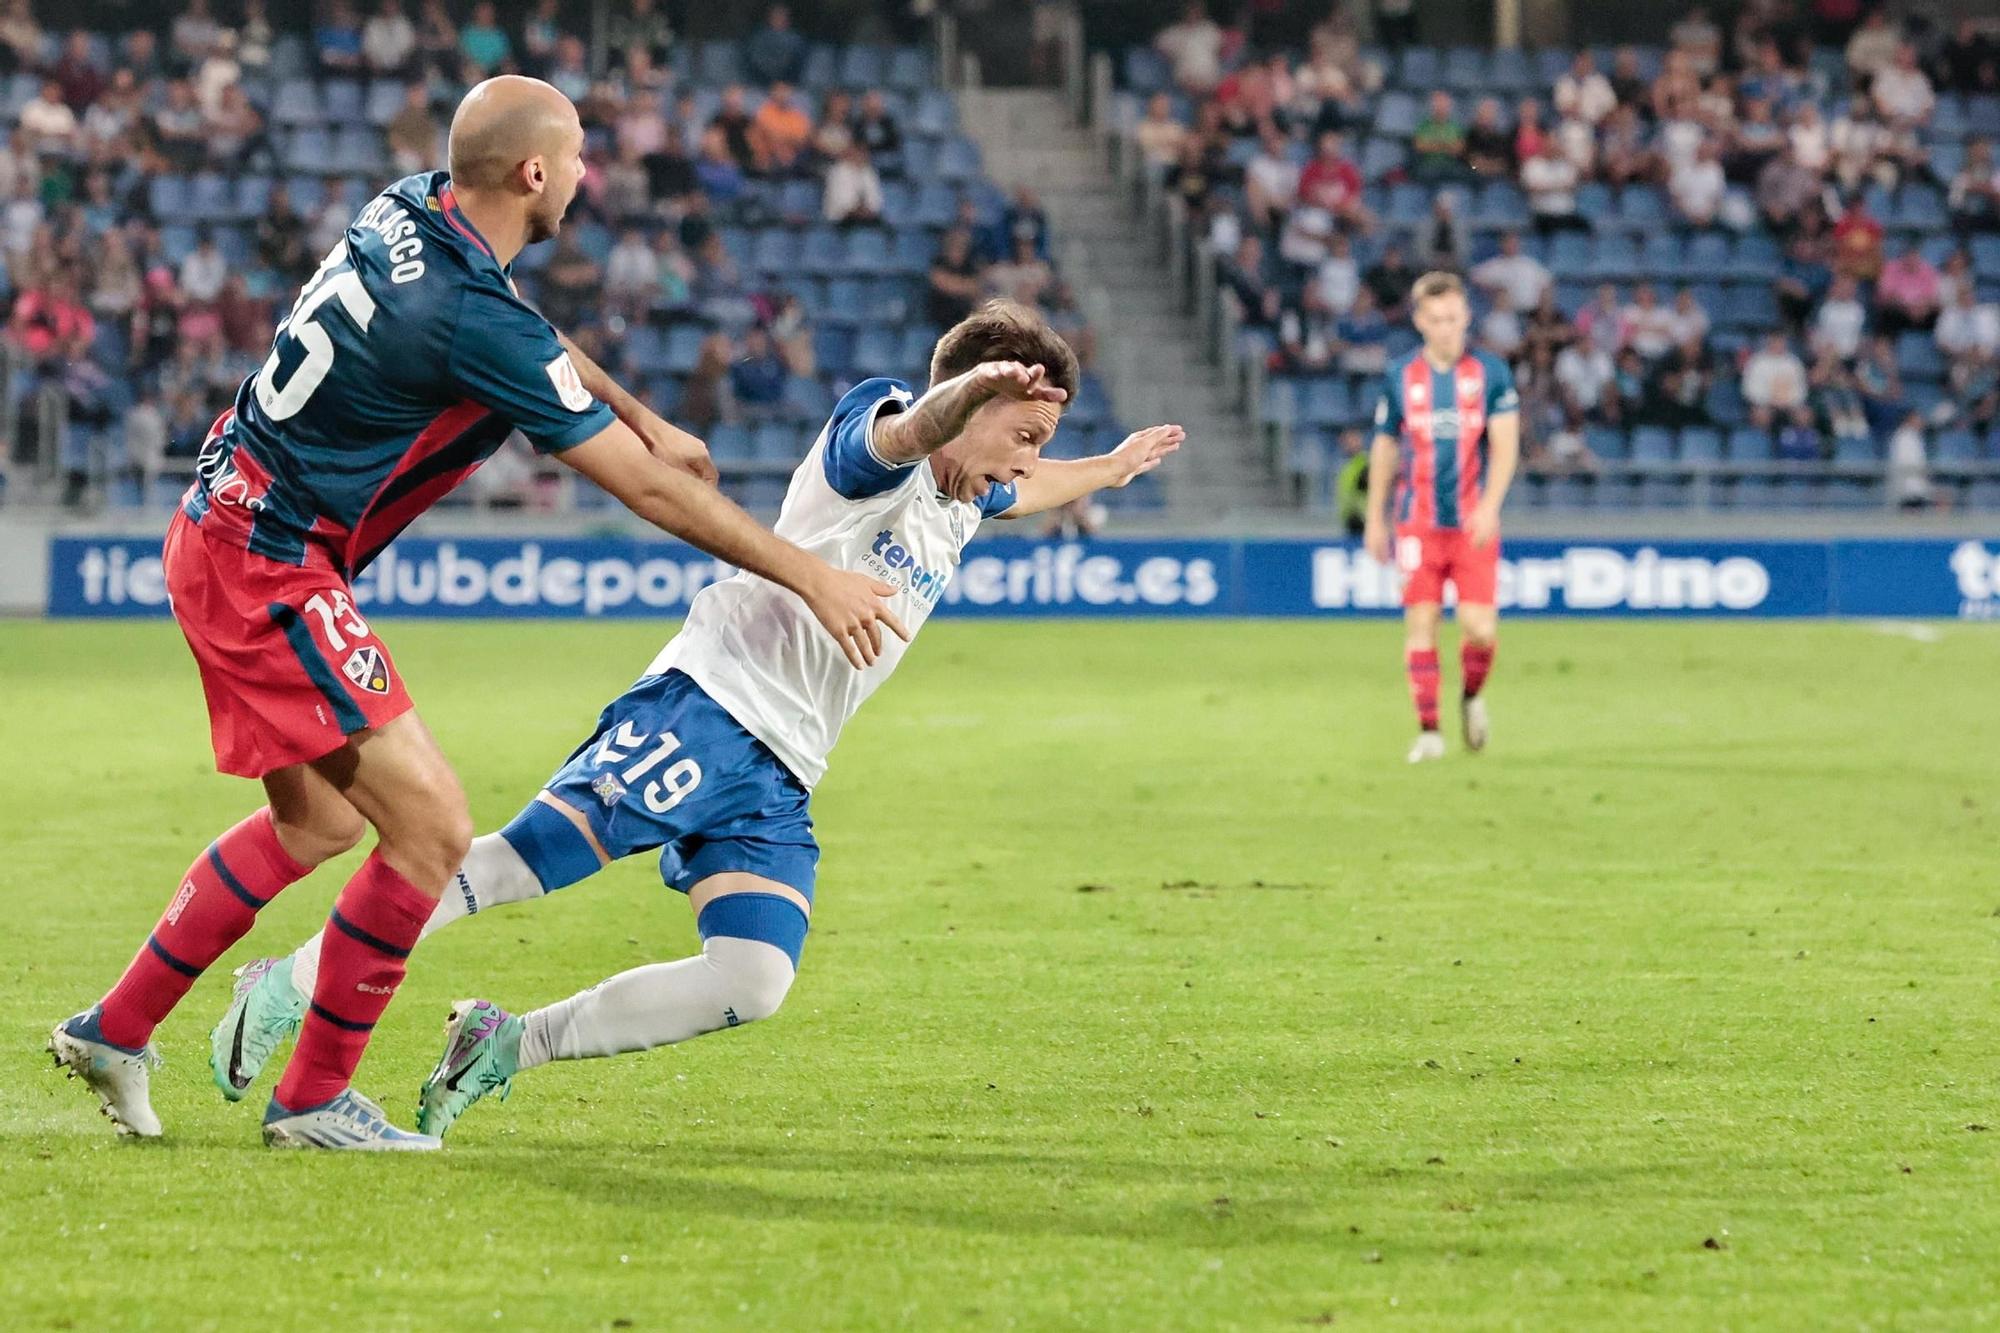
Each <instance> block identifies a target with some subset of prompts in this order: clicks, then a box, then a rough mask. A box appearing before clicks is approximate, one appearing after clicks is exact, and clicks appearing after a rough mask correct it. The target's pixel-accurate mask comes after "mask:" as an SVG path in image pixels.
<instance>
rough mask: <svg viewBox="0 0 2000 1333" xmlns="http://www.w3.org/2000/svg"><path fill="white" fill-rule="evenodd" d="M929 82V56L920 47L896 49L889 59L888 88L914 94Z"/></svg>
mask: <svg viewBox="0 0 2000 1333" xmlns="http://www.w3.org/2000/svg"><path fill="white" fill-rule="evenodd" d="M930 81H931V61H930V55H929V54H928V53H927V52H926V51H924V49H923V48H922V47H917V46H903V47H898V48H897V49H896V50H895V51H894V52H893V53H891V55H890V57H889V86H890V87H892V88H901V89H903V90H904V91H906V92H915V91H917V90H918V89H920V88H924V87H926V86H928V85H929V84H930Z"/></svg>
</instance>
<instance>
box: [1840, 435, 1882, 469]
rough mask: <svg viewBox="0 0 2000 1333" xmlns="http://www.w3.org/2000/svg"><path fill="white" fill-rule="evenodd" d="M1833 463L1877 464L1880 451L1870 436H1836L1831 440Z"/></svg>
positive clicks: (1880, 459)
mask: <svg viewBox="0 0 2000 1333" xmlns="http://www.w3.org/2000/svg"><path fill="white" fill-rule="evenodd" d="M1833 461H1834V462H1836V463H1879V462H1881V461H1882V451H1881V449H1880V448H1879V447H1878V446H1877V445H1876V443H1875V440H1874V438H1873V437H1872V436H1868V435H1837V436H1835V437H1834V440H1833Z"/></svg>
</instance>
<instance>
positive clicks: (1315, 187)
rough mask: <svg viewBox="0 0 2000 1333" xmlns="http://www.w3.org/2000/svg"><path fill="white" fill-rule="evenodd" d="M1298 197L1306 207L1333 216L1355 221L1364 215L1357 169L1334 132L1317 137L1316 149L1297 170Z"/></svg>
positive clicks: (1338, 136) (1359, 175)
mask: <svg viewBox="0 0 2000 1333" xmlns="http://www.w3.org/2000/svg"><path fill="white" fill-rule="evenodd" d="M1298 197H1299V200H1300V201H1301V202H1302V203H1304V204H1305V205H1306V206H1307V207H1310V208H1318V209H1323V210H1325V211H1326V212H1327V213H1328V214H1329V215H1331V216H1333V217H1335V218H1340V219H1343V220H1348V221H1356V220H1359V219H1360V218H1362V217H1363V216H1364V210H1363V207H1362V202H1361V171H1360V169H1359V168H1357V167H1356V166H1355V165H1354V163H1353V161H1351V160H1350V159H1349V158H1348V156H1347V153H1346V145H1345V143H1344V142H1343V141H1342V139H1341V137H1340V135H1339V134H1338V133H1336V132H1335V131H1332V130H1328V131H1327V132H1326V133H1324V134H1322V135H1320V136H1319V152H1318V153H1316V154H1315V155H1314V156H1313V159H1312V161H1310V162H1308V163H1306V165H1305V169H1304V170H1303V171H1301V172H1300V173H1299V184H1298Z"/></svg>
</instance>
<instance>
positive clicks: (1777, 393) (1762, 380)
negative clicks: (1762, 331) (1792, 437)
mask: <svg viewBox="0 0 2000 1333" xmlns="http://www.w3.org/2000/svg"><path fill="white" fill-rule="evenodd" d="M1743 401H1744V402H1746V403H1748V404H1749V405H1750V420H1751V421H1752V423H1754V424H1755V425H1757V426H1758V427H1759V428H1761V429H1764V430H1770V429H1772V428H1773V427H1774V426H1776V425H1777V423H1778V421H1779V420H1780V419H1781V418H1783V417H1795V416H1796V415H1798V414H1800V413H1803V412H1805V411H1807V404H1806V368H1805V363H1804V362H1802V361H1800V360H1799V358H1798V355H1797V354H1796V353H1795V352H1793V351H1792V348H1791V344H1790V343H1788V342H1787V341H1786V340H1785V335H1784V334H1783V333H1781V332H1778V331H1777V330H1773V331H1771V332H1770V333H1768V334H1766V335H1765V336H1764V341H1763V343H1762V344H1761V345H1760V346H1759V347H1758V348H1757V350H1756V351H1755V352H1753V353H1751V355H1750V357H1749V359H1748V360H1746V361H1745V362H1744V363H1743Z"/></svg>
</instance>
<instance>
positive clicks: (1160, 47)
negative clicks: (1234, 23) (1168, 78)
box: [1153, 0, 1222, 94]
mask: <svg viewBox="0 0 2000 1333" xmlns="http://www.w3.org/2000/svg"><path fill="white" fill-rule="evenodd" d="M1153 48H1154V49H1155V50H1157V51H1158V52H1159V53H1160V54H1161V55H1163V56H1165V57H1166V58H1167V63H1168V65H1169V66H1170V67H1171V68H1172V70H1173V76H1174V82H1175V83H1176V84H1178V85H1179V86H1180V87H1181V88H1182V89H1183V90H1184V91H1186V92H1190V93H1196V94H1200V93H1206V92H1208V91H1209V90H1211V89H1212V88H1214V87H1215V85H1216V84H1218V83H1220V82H1222V29H1221V28H1219V27H1217V26H1216V25H1215V23H1214V22H1212V21H1211V20H1210V19H1209V17H1208V10H1207V8H1206V7H1205V6H1204V5H1203V4H1202V3H1201V0H1190V3H1189V4H1188V5H1186V6H1185V7H1184V8H1183V9H1182V11H1181V17H1180V21H1179V22H1177V23H1174V24H1171V25H1169V26H1168V27H1166V28H1163V29H1161V30H1160V33H1159V35H1158V36H1157V37H1155V38H1153Z"/></svg>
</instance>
